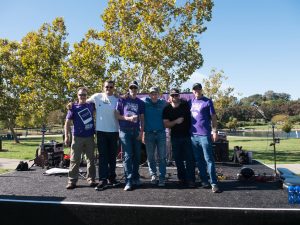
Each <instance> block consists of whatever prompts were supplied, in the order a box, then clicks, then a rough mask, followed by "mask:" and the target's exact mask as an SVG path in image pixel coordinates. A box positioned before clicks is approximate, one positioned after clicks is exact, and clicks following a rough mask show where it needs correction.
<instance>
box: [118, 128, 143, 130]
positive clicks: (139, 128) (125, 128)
mask: <svg viewBox="0 0 300 225" xmlns="http://www.w3.org/2000/svg"><path fill="white" fill-rule="evenodd" d="M139 129H140V128H139V127H122V128H121V127H120V130H139Z"/></svg>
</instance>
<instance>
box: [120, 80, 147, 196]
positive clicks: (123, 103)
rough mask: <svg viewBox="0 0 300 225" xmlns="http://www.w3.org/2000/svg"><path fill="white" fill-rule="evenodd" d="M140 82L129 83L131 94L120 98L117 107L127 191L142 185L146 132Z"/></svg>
mask: <svg viewBox="0 0 300 225" xmlns="http://www.w3.org/2000/svg"><path fill="white" fill-rule="evenodd" d="M137 92H138V83H137V82H136V81H133V82H131V83H130V84H129V96H128V97H127V98H120V99H119V101H118V103H117V107H116V118H117V119H118V120H119V125H120V132H119V135H120V141H121V146H122V151H123V153H124V160H123V162H124V172H125V182H126V185H125V188H124V190H125V191H131V190H132V188H133V186H139V185H141V182H140V175H139V166H140V157H141V140H142V134H143V132H144V111H145V103H144V102H143V101H142V100H141V99H139V98H137Z"/></svg>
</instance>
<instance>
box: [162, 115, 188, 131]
mask: <svg viewBox="0 0 300 225" xmlns="http://www.w3.org/2000/svg"><path fill="white" fill-rule="evenodd" d="M183 120H184V118H183V117H179V118H177V119H176V120H172V121H170V120H168V119H164V120H163V122H164V125H165V128H172V127H174V126H175V125H176V124H181V123H182V122H183Z"/></svg>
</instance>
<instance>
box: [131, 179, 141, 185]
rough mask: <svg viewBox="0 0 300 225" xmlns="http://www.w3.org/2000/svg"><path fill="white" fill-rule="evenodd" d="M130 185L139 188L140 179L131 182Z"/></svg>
mask: <svg viewBox="0 0 300 225" xmlns="http://www.w3.org/2000/svg"><path fill="white" fill-rule="evenodd" d="M132 184H133V185H134V186H141V185H142V182H141V180H140V179H136V180H134V181H133V182H132Z"/></svg>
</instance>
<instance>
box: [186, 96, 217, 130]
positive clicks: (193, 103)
mask: <svg viewBox="0 0 300 225" xmlns="http://www.w3.org/2000/svg"><path fill="white" fill-rule="evenodd" d="M189 103H190V107H191V114H192V127H191V131H192V133H193V134H197V135H210V134H211V116H212V115H214V114H215V113H216V112H215V108H214V105H213V102H212V101H211V99H209V98H206V97H204V96H203V97H201V98H200V99H195V98H194V99H192V100H190V102H189Z"/></svg>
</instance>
